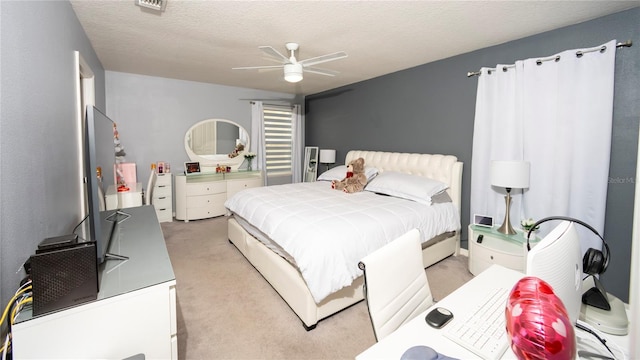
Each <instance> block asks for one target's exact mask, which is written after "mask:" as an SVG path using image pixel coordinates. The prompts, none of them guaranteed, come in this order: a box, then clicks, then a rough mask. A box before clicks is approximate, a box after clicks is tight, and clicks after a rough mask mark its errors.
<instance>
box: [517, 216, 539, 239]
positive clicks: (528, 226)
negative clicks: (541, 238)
mask: <svg viewBox="0 0 640 360" xmlns="http://www.w3.org/2000/svg"><path fill="white" fill-rule="evenodd" d="M535 224H536V221H535V220H533V219H532V218H528V219H522V220H521V221H520V225H521V226H522V230H524V235H525V236H527V234H529V231H531V236H534V237H535V232H536V231H538V229H540V225H538V226H536V227H535V228H534V227H533V225H535Z"/></svg>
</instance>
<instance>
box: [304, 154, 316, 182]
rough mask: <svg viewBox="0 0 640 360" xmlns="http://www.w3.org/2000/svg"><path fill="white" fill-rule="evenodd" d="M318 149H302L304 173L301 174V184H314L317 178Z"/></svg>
mask: <svg viewBox="0 0 640 360" xmlns="http://www.w3.org/2000/svg"><path fill="white" fill-rule="evenodd" d="M319 151H320V149H319V148H318V147H317V146H307V147H305V148H304V170H303V171H304V172H303V173H302V181H303V182H315V181H316V178H317V177H318V153H319Z"/></svg>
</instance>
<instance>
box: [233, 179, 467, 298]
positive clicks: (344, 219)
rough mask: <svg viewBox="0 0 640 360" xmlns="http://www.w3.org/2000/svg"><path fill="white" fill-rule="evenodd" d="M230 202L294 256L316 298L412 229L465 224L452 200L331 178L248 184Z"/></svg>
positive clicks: (430, 232) (346, 281)
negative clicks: (403, 195)
mask: <svg viewBox="0 0 640 360" xmlns="http://www.w3.org/2000/svg"><path fill="white" fill-rule="evenodd" d="M225 206H226V207H227V209H228V210H229V211H231V212H232V213H234V214H235V215H236V216H240V217H242V218H243V219H245V220H246V221H247V222H249V223H250V224H252V225H253V226H254V227H256V228H258V229H260V231H262V232H263V233H264V234H266V235H267V236H269V237H270V238H271V240H272V241H274V242H276V243H277V244H278V245H279V246H280V247H282V248H283V249H284V250H285V251H286V252H287V253H288V254H289V255H291V257H293V259H294V260H295V262H296V265H297V266H298V269H299V270H300V272H301V274H302V277H303V279H304V280H305V281H306V283H307V286H308V287H309V290H310V291H311V294H312V296H313V298H314V299H315V301H316V302H317V303H319V302H320V301H322V299H324V298H325V297H326V296H328V295H330V294H331V293H333V292H335V291H338V290H340V289H342V288H343V287H345V286H349V285H351V283H352V282H353V280H354V279H356V278H357V277H358V276H360V275H361V274H362V271H361V270H360V269H358V262H359V261H360V260H361V259H362V258H364V257H365V256H366V255H367V254H369V253H371V252H373V251H374V250H376V249H378V248H380V247H382V246H383V245H385V244H386V243H388V242H389V241H391V240H393V239H395V238H397V237H399V236H401V235H403V234H405V233H406V232H407V231H409V230H411V229H414V228H418V229H419V230H420V233H421V235H422V239H423V241H425V240H428V239H430V238H432V237H434V236H436V235H439V234H441V233H444V232H447V231H455V230H458V229H460V215H459V213H458V211H457V210H456V208H455V206H454V205H453V204H452V203H445V204H433V205H431V206H427V205H423V204H420V203H417V202H414V201H410V200H404V199H400V198H395V197H390V196H384V195H378V194H374V193H371V192H368V191H363V192H359V193H354V194H346V193H344V192H342V191H337V190H333V189H331V183H330V182H326V181H319V182H313V183H298V184H288V185H277V186H267V187H259V188H252V189H247V190H243V191H241V192H239V193H237V194H236V195H234V196H233V197H232V198H231V199H229V200H227V202H226V203H225Z"/></svg>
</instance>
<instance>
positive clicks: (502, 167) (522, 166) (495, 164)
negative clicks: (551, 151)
mask: <svg viewBox="0 0 640 360" xmlns="http://www.w3.org/2000/svg"><path fill="white" fill-rule="evenodd" d="M530 168H531V164H530V163H529V162H528V161H497V160H494V161H491V185H493V186H499V187H503V188H516V189H526V188H528V187H529V172H530Z"/></svg>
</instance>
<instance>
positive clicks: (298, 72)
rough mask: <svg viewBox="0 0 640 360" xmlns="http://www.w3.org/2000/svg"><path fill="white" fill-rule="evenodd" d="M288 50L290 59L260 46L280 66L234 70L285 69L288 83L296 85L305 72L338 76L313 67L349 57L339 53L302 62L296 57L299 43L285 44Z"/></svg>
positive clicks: (276, 51)
mask: <svg viewBox="0 0 640 360" xmlns="http://www.w3.org/2000/svg"><path fill="white" fill-rule="evenodd" d="M285 46H286V48H287V50H289V51H290V52H291V56H290V57H286V56H284V55H282V54H281V53H280V52H279V51H278V50H276V49H274V48H273V47H271V46H259V47H258V48H259V49H260V50H262V51H263V52H264V53H265V54H267V55H268V56H269V57H271V58H273V59H274V60H277V61H278V62H281V63H282V64H280V65H265V66H246V67H235V68H233V70H264V69H267V70H268V69H277V68H284V79H285V80H286V81H288V82H292V83H296V82H298V81H300V80H302V74H303V72H304V71H307V72H310V73H314V74H320V75H326V76H336V75H337V74H338V72H337V71H333V70H327V69H320V68H316V67H313V65H317V64H321V63H325V62H328V61H334V60H338V59H343V58H346V57H347V54H346V53H345V52H344V51H338V52H335V53H333V54H327V55H322V56H317V57H314V58H310V59H305V60H300V61H298V60H297V59H296V56H295V52H296V50H298V47H299V45H298V44H297V43H291V42H290V43H286V44H285Z"/></svg>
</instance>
